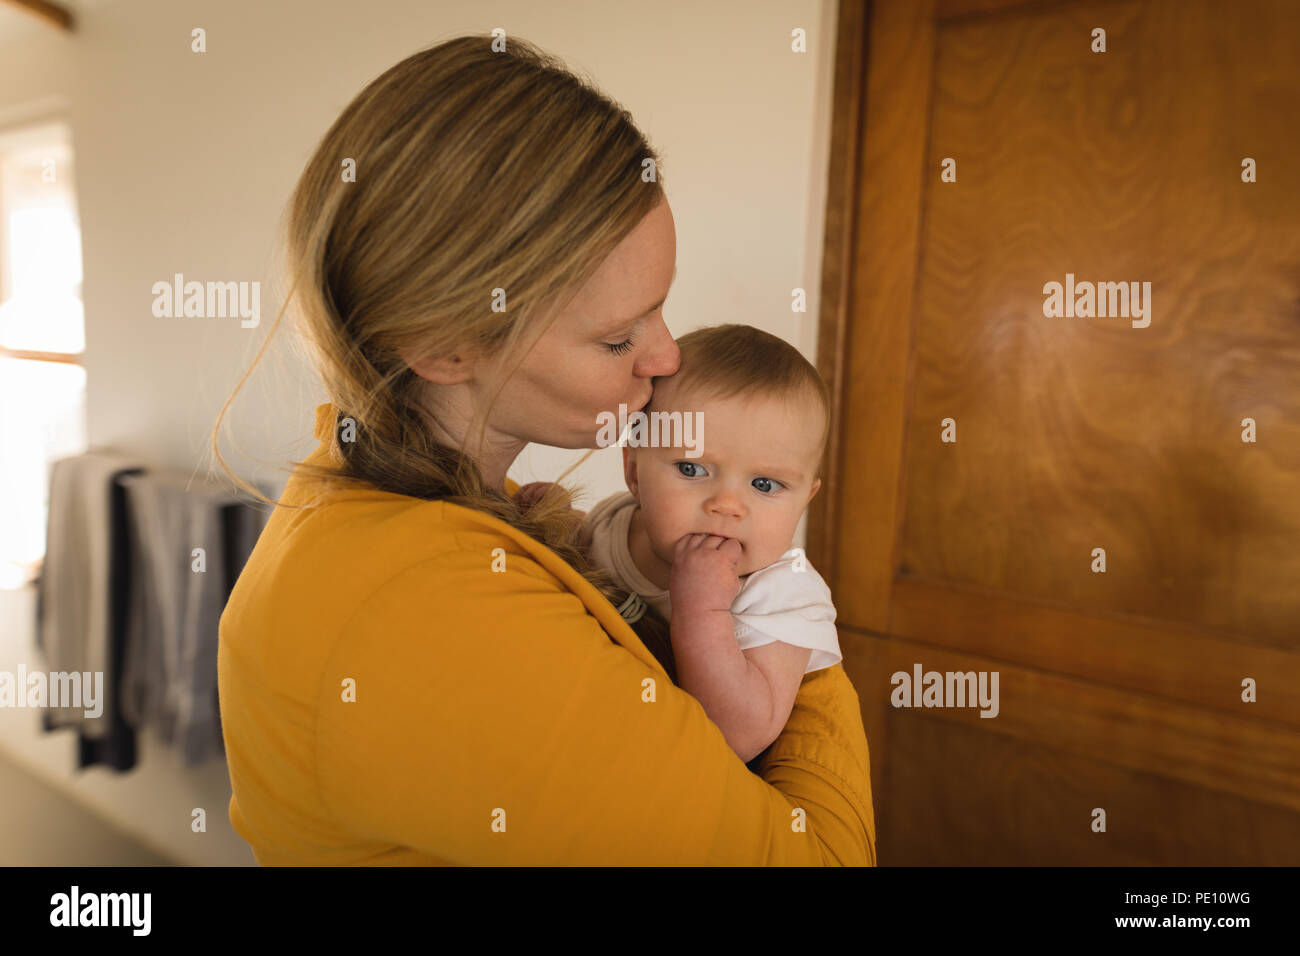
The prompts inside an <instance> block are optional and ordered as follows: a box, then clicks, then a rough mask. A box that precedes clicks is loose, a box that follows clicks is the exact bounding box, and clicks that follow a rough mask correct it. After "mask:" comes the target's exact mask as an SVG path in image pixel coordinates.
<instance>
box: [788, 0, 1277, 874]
mask: <svg viewBox="0 0 1300 956" xmlns="http://www.w3.org/2000/svg"><path fill="white" fill-rule="evenodd" d="M1098 29H1101V30H1104V31H1105V34H1104V41H1105V48H1104V52H1102V50H1100V49H1097V47H1098V43H1097V39H1098V35H1097V34H1096V33H1094V31H1095V30H1098ZM837 44H838V50H837V66H836V101H835V117H836V118H835V126H834V134H833V143H832V153H833V158H832V166H831V190H830V196H829V202H828V210H827V211H828V216H827V237H826V268H825V274H824V280H823V290H822V291H823V313H822V317H821V341H820V346H819V361H820V364H821V368H822V370H823V373H824V374H825V375H826V376H827V378H828V380H829V381H830V382H831V383H832V385H833V391H834V393H835V395H836V398H837V402H838V407H837V409H836V416H837V422H838V423H839V431H838V436H837V439H836V441H835V442H834V444H833V446H832V448H831V449H830V451H829V455H830V461H829V468H830V472H829V473H830V475H831V479H832V480H831V481H830V482H829V483H828V485H827V487H826V488H825V489H824V490H823V493H822V494H821V495H819V496H818V498H817V499H815V500H814V503H813V504H814V507H813V511H812V513H811V514H810V520H809V540H808V550H809V555H810V558H811V559H812V561H813V563H814V564H815V565H816V566H817V567H818V568H819V569H821V570H822V571H823V573H824V574H825V575H826V578H827V580H828V582H829V583H830V584H831V587H832V589H833V591H834V594H835V597H836V604H837V607H838V610H839V624H840V626H841V641H842V644H843V648H844V650H845V666H846V668H847V669H848V672H849V674H850V676H851V678H852V679H853V681H854V683H855V685H856V686H857V688H858V692H859V695H860V696H861V698H862V704H863V716H864V720H865V723H866V727H867V733H868V739H869V742H870V745H871V754H872V783H873V789H874V795H875V800H876V813H877V826H878V831H879V848H878V849H879V858H880V861H881V863H882V864H939V863H946V864H1204V865H1249V864H1283V863H1286V864H1297V863H1300V4H1295V3H1293V2H1290V0H1251V2H1242V3H1235V4H1224V3H1216V2H1191V0H1151V2H1143V0H1113V2H1105V3H1084V2H1060V3H1045V2H1034V3H1024V4H1020V3H1003V2H995V0H967V2H939V0H888V2H885V0H881V2H876V3H874V4H870V5H867V4H864V3H860V2H844V3H843V4H842V6H841V8H840V19H839V30H838V39H837ZM947 159H951V160H953V161H954V162H953V163H952V164H945V160H947ZM1246 160H1253V177H1254V180H1255V181H1253V182H1248V181H1244V174H1245V173H1246V172H1247V167H1250V166H1252V164H1250V163H1246V162H1245V161H1246ZM945 166H946V168H947V169H948V176H947V177H945V175H944V173H945ZM954 174H955V175H954ZM1245 178H1249V176H1246V177H1245ZM1067 275H1068V276H1069V277H1071V278H1070V279H1068V280H1067ZM1067 281H1068V282H1071V283H1074V284H1075V286H1074V293H1075V296H1076V298H1075V299H1074V300H1073V301H1074V304H1076V305H1078V306H1080V307H1081V308H1080V311H1081V312H1082V311H1086V308H1083V307H1084V306H1086V301H1085V300H1086V299H1087V295H1086V294H1085V293H1084V292H1083V287H1082V285H1081V284H1082V283H1093V284H1094V286H1095V287H1096V288H1099V289H1102V290H1103V291H1104V293H1105V299H1106V301H1107V304H1108V308H1107V312H1106V315H1104V316H1102V315H1099V314H1097V312H1098V311H1099V310H1098V309H1097V304H1096V299H1095V298H1094V301H1093V308H1092V311H1093V313H1094V314H1093V315H1078V314H1076V315H1072V316H1070V317H1065V316H1059V317H1058V316H1055V315H1048V314H1045V312H1051V311H1054V310H1053V308H1052V303H1051V302H1049V297H1050V296H1051V294H1052V293H1051V290H1050V287H1049V286H1048V284H1049V283H1051V282H1057V283H1060V284H1061V285H1062V286H1063V287H1064V286H1065V285H1066V284H1067ZM1130 282H1137V283H1139V285H1138V286H1137V287H1136V288H1134V287H1132V286H1129V287H1127V288H1128V289H1129V290H1131V291H1134V292H1140V291H1141V290H1143V289H1145V288H1147V287H1145V286H1143V285H1141V283H1150V286H1149V295H1148V296H1146V297H1145V298H1147V300H1148V301H1146V302H1145V303H1143V308H1144V309H1146V310H1147V314H1146V316H1145V319H1146V320H1147V321H1146V322H1145V324H1143V322H1144V318H1143V317H1141V316H1139V315H1137V314H1136V313H1137V312H1138V311H1139V310H1138V303H1137V301H1136V300H1135V301H1132V302H1129V303H1128V304H1127V306H1125V305H1124V304H1123V303H1121V302H1120V301H1119V299H1118V288H1119V287H1118V286H1117V285H1108V286H1101V285H1100V284H1101V283H1130ZM1045 290H1046V291H1045ZM1063 291H1064V290H1063ZM1062 298H1064V295H1062ZM1126 310H1127V314H1126ZM1116 313H1119V314H1116ZM1247 419H1249V420H1250V421H1249V422H1247V421H1246V420H1247ZM1252 428H1253V436H1252V435H1251V433H1250V432H1251V429H1252ZM1244 437H1245V438H1250V437H1253V439H1254V440H1252V441H1247V440H1243V439H1244ZM954 439H955V440H954ZM1103 561H1104V565H1103V563H1102V562H1103ZM917 665H920V666H921V668H922V670H923V672H930V671H934V672H937V673H939V674H948V673H953V674H964V673H968V672H969V673H974V674H977V675H978V674H979V673H980V672H984V673H986V674H988V675H990V676H991V674H992V673H993V672H995V671H996V672H997V673H998V675H999V680H998V697H999V706H998V712H997V716H996V717H992V718H984V717H981V716H980V708H978V707H971V706H966V707H959V706H937V707H926V706H921V707H902V706H894V701H891V695H892V694H894V693H895V691H896V686H897V685H896V683H895V680H894V675H896V674H899V673H906V674H908V675H909V676H910V675H911V674H912V673H913V672H914V669H915V667H916V666H917ZM1252 682H1253V687H1254V690H1253V696H1254V700H1250V699H1244V698H1249V697H1250V696H1251V694H1250V693H1248V691H1247V688H1248V686H1249V685H1251V684H1252ZM947 685H948V681H947V680H945V682H944V688H943V690H944V691H945V694H941V695H938V696H937V697H936V699H937V700H941V701H942V702H944V703H946V704H949V705H951V704H953V703H955V701H954V700H953V699H952V698H951V697H949V696H946V692H947V691H948V689H949V688H948V686H947ZM990 690H991V687H990ZM1098 810H1101V811H1104V815H1105V816H1104V823H1105V829H1104V830H1101V829H1099V827H1098V823H1097V821H1099V820H1100V819H1101V817H1100V815H1099V814H1098V812H1097V811H1098Z"/></svg>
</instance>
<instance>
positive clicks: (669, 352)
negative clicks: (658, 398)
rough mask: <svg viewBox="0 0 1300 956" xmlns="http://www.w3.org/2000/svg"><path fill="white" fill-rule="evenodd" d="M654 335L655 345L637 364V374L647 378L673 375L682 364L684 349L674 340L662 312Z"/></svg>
mask: <svg viewBox="0 0 1300 956" xmlns="http://www.w3.org/2000/svg"><path fill="white" fill-rule="evenodd" d="M654 335H655V341H654V346H653V348H651V349H649V350H647V351H646V353H645V358H644V360H643V361H642V362H641V363H640V364H639V365H638V366H637V374H638V375H642V376H644V377H646V378H654V377H656V376H665V375H672V374H674V373H675V372H676V371H677V368H678V366H680V365H681V364H682V350H681V349H679V348H678V347H677V343H676V342H674V341H673V334H672V333H671V332H669V331H668V324H667V323H666V322H664V318H663V313H662V312H661V313H660V314H659V321H658V324H657V327H656V329H655V332H654Z"/></svg>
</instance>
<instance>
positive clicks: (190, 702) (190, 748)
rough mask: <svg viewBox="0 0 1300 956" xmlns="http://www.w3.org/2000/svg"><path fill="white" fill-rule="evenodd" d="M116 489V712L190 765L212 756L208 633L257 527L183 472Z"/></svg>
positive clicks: (232, 503) (213, 646) (213, 695)
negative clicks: (121, 519) (127, 576)
mask: <svg viewBox="0 0 1300 956" xmlns="http://www.w3.org/2000/svg"><path fill="white" fill-rule="evenodd" d="M121 484H122V485H123V486H124V487H125V488H126V493H127V511H128V518H129V522H130V525H131V531H132V568H131V602H132V604H131V611H130V614H129V617H128V622H127V648H126V662H125V665H124V673H123V675H122V713H123V715H124V716H125V718H126V720H127V722H128V723H130V724H131V725H132V726H133V727H135V728H136V729H137V730H139V729H141V728H143V727H144V726H146V725H147V726H150V727H152V728H154V729H155V730H156V731H157V733H158V735H159V737H160V738H161V739H162V740H163V741H164V742H165V743H167V744H169V745H171V746H174V747H177V748H178V749H179V750H180V753H181V758H182V762H183V764H184V765H185V766H193V765H195V764H199V763H202V762H203V761H204V760H206V759H208V758H209V757H210V756H212V754H213V753H214V752H215V751H217V750H218V749H219V748H220V738H221V726H220V722H219V719H218V714H217V628H218V624H219V622H220V619H221V612H222V610H224V608H225V604H226V600H227V599H228V598H229V596H230V589H231V587H232V586H233V583H234V581H233V577H232V570H233V573H234V575H236V576H237V574H238V570H239V569H240V568H242V566H243V562H244V560H246V558H247V551H251V549H252V542H253V541H255V540H256V536H257V533H259V532H260V527H261V524H262V523H263V522H262V521H261V520H260V515H259V514H258V512H256V511H254V510H253V509H251V508H249V507H247V506H245V505H243V504H241V503H240V502H239V500H238V498H237V497H236V495H235V493H234V492H232V491H230V490H228V489H227V488H226V487H225V486H223V485H220V484H218V483H217V482H213V481H210V480H205V479H199V478H192V477H191V475H190V474H189V473H188V472H180V471H158V472H146V473H145V474H141V475H132V476H128V477H124V478H122V479H121ZM195 548H202V549H203V550H204V570H203V571H198V570H194V565H195V563H196V560H197V559H196V558H195V556H194V554H193V552H194V549H195ZM245 549H247V550H245Z"/></svg>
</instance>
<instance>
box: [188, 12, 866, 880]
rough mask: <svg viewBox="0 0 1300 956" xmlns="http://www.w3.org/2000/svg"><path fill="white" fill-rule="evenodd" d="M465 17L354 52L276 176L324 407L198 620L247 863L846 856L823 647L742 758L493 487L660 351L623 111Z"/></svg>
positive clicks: (667, 219)
mask: <svg viewBox="0 0 1300 956" xmlns="http://www.w3.org/2000/svg"><path fill="white" fill-rule="evenodd" d="M491 42H492V41H491V38H490V37H486V36H470V37H460V38H457V39H454V40H450V41H448V42H446V43H443V44H441V45H439V46H436V47H433V48H431V49H428V50H425V51H422V52H420V53H417V54H416V55H414V56H412V57H410V58H408V59H406V60H404V61H402V62H401V63H399V64H397V65H396V66H394V67H393V68H392V69H390V70H388V71H387V72H386V73H384V74H383V75H382V76H380V77H379V78H377V79H376V80H374V81H373V82H372V83H371V84H370V85H369V86H367V87H366V89H365V90H363V91H362V92H361V94H360V95H359V96H357V98H356V99H355V100H354V101H353V102H352V103H351V104H350V105H349V106H348V107H347V108H346V109H345V110H344V111H343V114H342V115H341V116H340V117H339V118H338V120H337V121H336V122H335V123H334V125H333V126H332V127H331V128H330V130H329V132H328V133H327V134H326V135H325V137H324V139H323V140H322V141H321V143H320V144H319V146H318V148H317V150H316V152H315V154H314V155H313V157H312V158H311V160H310V161H309V163H308V165H307V168H306V170H305V172H304V174H303V176H302V178H301V180H300V182H299V184H298V187H297V190H296V192H295V193H294V196H293V199H292V202H291V206H290V210H289V213H290V216H289V222H288V235H287V239H288V254H289V259H288V262H289V266H290V269H291V272H292V276H293V279H294V285H293V288H292V290H291V292H290V296H289V299H290V300H292V299H293V296H294V295H295V294H297V296H298V302H299V309H300V311H301V313H302V317H303V319H304V321H305V323H306V331H307V337H308V340H309V342H310V344H311V346H312V348H313V353H314V358H315V361H316V363H317V365H318V368H319V371H320V373H321V375H322V377H323V379H324V382H325V387H326V389H327V391H328V394H329V396H330V398H331V402H329V403H326V404H324V405H321V406H319V407H318V408H317V417H316V437H317V438H318V439H320V442H321V444H320V446H319V447H318V448H317V449H316V451H315V452H314V453H313V454H312V455H310V456H309V457H308V458H307V459H306V460H305V461H304V462H300V463H298V467H297V469H296V470H295V472H294V474H293V476H292V477H291V478H290V480H289V483H288V485H287V487H286V488H285V491H284V494H283V496H282V499H283V500H282V501H280V502H277V503H276V504H277V507H276V509H275V511H274V513H273V514H272V516H271V518H270V521H269V523H268V525H267V527H266V529H265V530H264V532H263V534H262V536H261V538H260V540H259V541H258V543H257V547H256V549H255V550H254V552H253V554H252V555H251V557H250V558H249V561H248V563H247V565H246V566H245V568H244V570H243V573H242V575H241V576H240V578H239V580H238V582H237V584H236V587H235V589H234V592H233V593H232V595H231V598H230V601H229V604H228V605H227V607H226V610H225V613H224V614H223V616H222V619H221V629H220V653H219V660H218V668H219V679H220V684H219V689H220V703H221V716H222V725H223V733H224V736H225V744H226V751H227V757H228V761H229V766H230V777H231V785H232V788H233V796H232V798H231V802H230V818H231V822H232V824H233V825H234V827H235V829H236V831H237V832H238V833H239V834H240V835H241V836H242V837H243V838H244V839H246V840H247V841H248V842H249V843H250V844H251V846H252V848H253V852H254V854H255V856H256V858H257V860H258V862H259V863H261V864H264V865H267V864H270V865H311V864H326V865H331V864H396V865H419V864H429V865H438V864H523V865H527V864H613V865H629V864H736V865H743V864H818V863H828V864H874V863H875V829H874V819H873V811H872V802H871V790H870V780H869V775H868V753H867V742H866V737H865V734H864V732H863V727H862V720H861V715H860V711H859V703H858V697H857V694H856V693H855V692H854V689H853V687H852V685H851V684H850V683H849V681H848V679H847V677H846V676H845V674H844V671H843V669H842V668H841V667H839V666H836V667H834V668H828V669H826V670H823V671H819V672H815V673H814V674H812V675H810V676H809V677H808V678H807V679H806V680H805V682H804V684H803V685H802V688H801V690H800V692H799V697H798V700H797V702H796V705H795V710H794V713H793V715H792V716H791V719H790V721H789V723H788V725H787V728H786V730H785V732H784V733H783V734H782V735H781V737H779V738H778V739H777V740H776V742H775V743H773V744H772V746H771V747H770V748H769V749H768V751H766V752H765V753H764V754H762V755H760V757H759V758H756V759H755V761H754V762H753V764H751V766H753V767H754V768H755V769H756V770H757V771H758V772H759V773H761V776H759V775H756V774H755V773H752V772H751V771H750V769H748V768H747V767H746V766H745V765H744V764H743V763H741V762H740V760H739V759H738V758H737V757H736V756H735V754H734V753H733V752H732V751H731V749H730V748H729V747H728V745H727V743H726V741H725V740H724V738H723V735H722V733H721V731H720V730H719V729H718V728H717V726H716V725H714V724H713V723H712V722H711V721H710V720H709V719H708V717H707V716H706V715H705V712H704V710H703V708H702V707H701V706H700V704H699V703H698V702H697V701H696V700H695V699H694V698H692V697H691V696H690V695H688V694H686V693H685V692H683V691H682V690H680V689H679V688H678V687H676V686H675V685H674V684H673V683H672V681H671V679H670V667H671V660H670V653H671V650H670V647H669V646H668V645H667V643H666V642H664V643H663V645H662V646H660V647H658V648H655V649H654V650H652V649H651V648H650V647H648V646H647V643H646V642H645V641H642V640H641V638H639V637H638V635H637V634H636V633H635V632H634V631H633V630H632V629H631V628H630V627H629V626H628V624H627V623H626V622H625V621H624V619H623V618H622V617H621V616H620V614H619V611H618V610H617V607H616V605H617V603H619V602H621V601H622V599H623V598H624V597H626V594H624V593H622V592H618V591H616V590H614V589H613V588H612V587H611V585H610V582H609V579H608V578H607V577H605V576H604V574H603V573H602V572H600V571H598V570H597V569H595V568H594V567H592V566H591V565H590V564H589V563H588V561H587V559H586V557H585V555H584V553H583V552H582V550H581V549H580V548H579V547H578V546H577V545H576V542H575V537H576V535H575V531H576V530H577V522H576V517H575V513H574V512H573V511H572V510H571V509H570V503H571V500H572V492H571V491H569V490H566V489H565V488H563V487H562V486H560V485H558V484H557V485H554V486H551V487H550V488H549V489H548V490H547V491H546V493H545V494H543V495H541V496H537V495H533V494H529V495H528V496H527V497H525V496H524V495H521V496H520V498H519V499H518V500H516V499H515V498H514V497H513V495H514V494H515V492H516V491H518V490H519V489H518V486H517V485H515V483H514V482H512V481H510V480H509V479H508V478H507V477H506V472H507V470H508V469H509V467H510V465H511V463H512V462H513V461H514V459H515V457H516V456H517V455H518V454H519V452H520V451H521V450H522V449H523V447H524V446H525V445H527V444H528V443H529V442H538V443H541V444H544V445H553V446H557V447H561V448H595V447H596V445H597V442H596V435H597V431H598V429H597V415H598V414H599V413H600V412H601V411H605V410H608V411H613V412H617V410H618V406H619V404H620V403H622V404H625V405H626V406H627V407H628V409H639V408H642V407H643V406H645V404H646V403H647V401H648V400H649V397H650V395H651V392H652V384H653V381H652V380H653V378H654V377H655V376H656V375H669V374H671V373H672V372H673V371H674V370H675V369H676V367H677V361H678V355H677V348H676V346H675V345H674V343H673V341H672V337H671V335H670V334H669V332H668V329H667V327H666V326H665V324H664V319H663V313H662V305H663V300H664V299H665V298H666V296H667V294H668V289H669V286H670V284H671V281H672V276H673V271H674V270H673V263H674V261H675V257H676V238H675V233H674V226H673V220H672V213H671V211H670V209H669V206H668V203H667V201H666V199H665V196H664V193H663V189H662V186H661V184H660V182H659V178H658V170H657V167H658V156H657V154H656V153H655V152H654V151H653V150H652V149H651V148H650V146H649V145H648V144H647V142H646V141H645V139H644V137H643V136H642V134H641V133H640V132H638V130H637V129H636V127H635V126H634V125H633V123H632V119H631V117H630V116H629V115H628V113H627V112H626V111H624V110H622V109H620V108H619V107H618V106H617V104H614V103H612V102H611V101H609V100H608V99H607V98H605V97H604V96H603V95H601V94H600V93H599V92H597V91H595V90H594V89H592V88H590V87H589V86H588V85H586V84H585V83H584V82H583V81H581V80H579V79H577V78H575V77H574V76H573V75H571V74H570V73H568V72H567V71H566V70H565V69H564V67H563V65H562V64H561V63H560V62H558V61H556V60H554V59H553V58H551V57H549V56H547V55H546V54H544V53H542V52H541V51H540V50H538V49H536V48H535V47H533V46H531V45H529V44H527V43H525V42H522V41H520V40H518V39H515V40H511V41H510V44H509V51H508V52H493V50H492V48H491ZM353 165H354V166H355V176H353V175H352V174H351V173H350V170H351V169H352V168H353ZM279 319H280V317H279V316H277V318H276V323H277V324H278V322H279ZM263 349H265V345H264V346H263ZM259 358H260V354H259ZM245 378H247V375H245ZM240 384H241V385H242V382H241V383H240ZM232 398H233V396H232ZM228 407H229V401H228V402H227V408H228ZM224 414H225V409H223V411H222V415H223V416H224ZM220 424H221V420H220V419H218V422H217V429H219V428H220ZM216 438H217V431H216V430H214V433H213V447H214V450H216ZM217 457H218V460H220V453H219V451H218V452H217ZM580 463H581V462H579V463H578V464H580ZM222 464H223V466H224V464H225V463H224V461H223V462H222ZM574 467H576V465H575V466H574ZM227 470H229V469H227ZM569 470H572V468H571V469H569ZM567 474H568V471H566V472H565V475H567ZM560 477H561V479H563V477H564V475H561V476H560ZM236 480H238V479H236ZM240 484H241V485H242V486H243V487H244V488H246V489H248V490H250V491H253V492H254V493H255V489H253V488H252V486H250V485H248V484H246V483H244V482H242V481H241V482H240ZM530 490H535V489H530ZM264 500H266V499H264Z"/></svg>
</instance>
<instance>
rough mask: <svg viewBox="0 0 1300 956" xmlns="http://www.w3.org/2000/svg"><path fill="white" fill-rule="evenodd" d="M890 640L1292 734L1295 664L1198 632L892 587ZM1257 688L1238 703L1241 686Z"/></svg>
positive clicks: (912, 583)
mask: <svg viewBox="0 0 1300 956" xmlns="http://www.w3.org/2000/svg"><path fill="white" fill-rule="evenodd" d="M890 631H891V632H892V633H893V634H895V635H897V636H899V637H907V638H912V639H914V640H918V641H923V642H925V643H929V644H936V645H939V646H941V647H946V648H949V649H951V650H954V651H961V652H965V653H970V654H977V655H980V656H985V657H990V658H996V659H1000V660H1005V661H1007V662H1009V663H1013V664H1019V665H1022V666H1025V667H1030V668H1037V669H1041V670H1051V671H1056V672H1058V673H1061V674H1063V675H1066V676H1071V677H1078V678H1082V679H1085V680H1089V681H1098V682H1101V683H1104V684H1109V685H1111V686H1114V687H1124V688H1128V689H1129V690H1134V691H1138V692H1139V693H1143V694H1150V695H1153V696H1157V697H1165V698H1169V699H1171V700H1175V701H1181V702H1183V703H1186V704H1195V705H1198V706H1201V707H1205V708H1208V709H1210V710H1215V711H1220V712H1224V713H1230V714H1232V715H1233V716H1242V717H1251V718H1253V719H1255V720H1264V721H1272V722H1274V723H1283V724H1288V725H1290V726H1291V727H1293V728H1296V729H1297V730H1300V654H1297V653H1295V652H1293V651H1284V650H1278V649H1276V648H1274V647H1268V646H1263V645H1256V644H1247V643H1244V642H1242V641H1240V640H1236V639H1233V637H1232V636H1231V635H1216V634H1212V633H1210V632H1208V631H1204V630H1202V629H1199V628H1190V627H1189V628H1177V629H1174V628H1170V627H1168V626H1166V625H1162V624H1160V623H1158V622H1150V621H1142V620H1137V619H1125V618H1108V617H1101V616H1098V615H1095V614H1091V613H1087V612H1083V611H1079V610H1077V609H1071V608H1069V607H1064V606H1059V607H1058V606H1046V605H1042V604H1037V603H1033V602H1029V601H1023V600H1020V599H1017V598H1014V597H1010V596H1007V595H1001V594H992V595H990V594H985V593H983V592H976V591H972V590H969V589H966V588H956V587H953V586H951V585H948V584H945V583H942V582H933V581H921V580H918V579H915V578H910V577H905V578H900V579H899V580H898V582H897V586H896V587H895V589H894V604H893V607H892V617H891V619H890ZM1245 677H1251V678H1253V679H1254V680H1255V682H1256V701H1255V702H1254V703H1249V704H1248V703H1243V702H1242V699H1241V693H1242V685H1241V681H1242V679H1243V678H1245Z"/></svg>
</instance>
